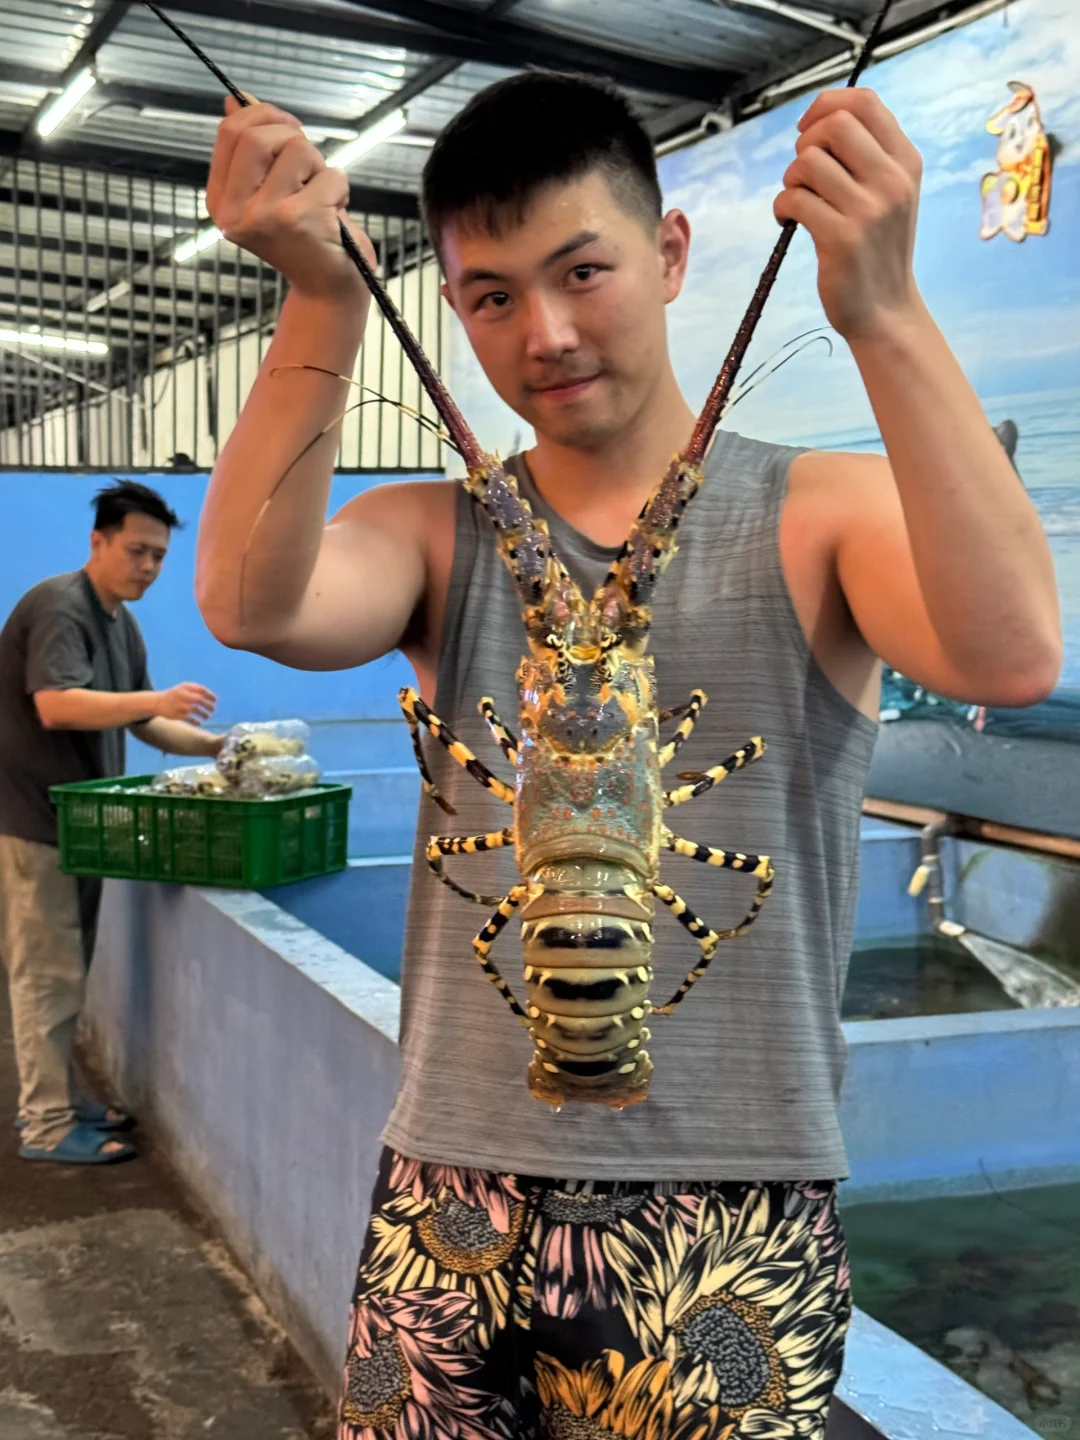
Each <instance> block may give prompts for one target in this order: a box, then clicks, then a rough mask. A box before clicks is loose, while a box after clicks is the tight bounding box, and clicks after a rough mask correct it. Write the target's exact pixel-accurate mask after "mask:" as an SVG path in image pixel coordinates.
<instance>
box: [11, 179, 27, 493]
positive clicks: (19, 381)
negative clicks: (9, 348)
mask: <svg viewBox="0 0 1080 1440" xmlns="http://www.w3.org/2000/svg"><path fill="white" fill-rule="evenodd" d="M11 187H12V201H13V204H12V207H11V213H12V217H13V220H14V225H15V266H14V269H15V330H16V333H17V334H20V335H21V334H22V332H23V328H24V327H23V310H22V176H21V174H20V167H19V161H18V159H17V158H16V159H14V160H12V162H11ZM25 368H26V366H25V363H24V361H23V353H22V346H21V345H20V344H19V343H18V341H16V342H15V433H16V436H17V441H16V450H17V452H18V457H19V458H18V464H19V465H20V466H22V465H24V464H25V463H26V462H25V459H24V458H23V457H24V449H23V399H24V396H23V385H24V384H25V378H24V374H23V372H24V370H25Z"/></svg>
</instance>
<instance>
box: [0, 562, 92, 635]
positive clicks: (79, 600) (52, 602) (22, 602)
mask: <svg viewBox="0 0 1080 1440" xmlns="http://www.w3.org/2000/svg"><path fill="white" fill-rule="evenodd" d="M81 573H82V572H81V571H79V570H72V571H68V572H65V573H64V574H62V575H50V576H49V577H48V579H46V580H39V581H38V583H37V584H36V585H32V586H31V587H30V589H29V590H27V591H26V593H25V594H24V595H23V596H22V597H21V598H20V599H19V600H17V601H16V603H15V606H14V608H13V610H12V611H11V615H10V616H9V623H10V622H11V621H19V620H22V621H24V622H26V623H30V622H31V621H34V620H38V619H40V618H42V617H44V616H46V615H52V614H69V615H70V616H71V617H72V618H73V619H78V618H80V617H81V616H82V615H83V614H84V613H85V611H86V603H85V598H84V595H83V587H82V583H81V580H80V576H81Z"/></svg>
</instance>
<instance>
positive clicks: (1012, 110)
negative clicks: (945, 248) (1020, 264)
mask: <svg viewBox="0 0 1080 1440" xmlns="http://www.w3.org/2000/svg"><path fill="white" fill-rule="evenodd" d="M1009 89H1010V90H1011V91H1012V92H1013V94H1012V99H1011V100H1010V101H1009V102H1008V104H1007V105H1003V106H1002V108H1001V109H1000V110H998V111H997V112H996V113H995V114H993V115H991V117H990V119H989V120H988V121H987V122H986V128H987V130H989V131H990V134H991V135H996V136H998V147H997V157H996V158H997V166H998V168H997V169H996V170H991V171H989V173H988V174H986V175H984V176H983V178H982V226H981V228H980V230H979V236H980V238H981V239H983V240H992V239H993V238H994V236H995V235H1007V236H1008V237H1009V239H1010V240H1016V241H1020V240H1026V239H1027V237H1028V236H1029V235H1045V234H1046V233H1047V231H1048V230H1049V229H1050V180H1051V172H1052V166H1053V160H1052V156H1051V151H1050V141H1049V139H1048V138H1047V134H1046V130H1045V129H1044V128H1043V122H1042V115H1041V114H1040V112H1039V102H1038V100H1037V99H1036V98H1035V91H1034V90H1033V89H1032V88H1031V86H1030V85H1025V84H1024V83H1023V82H1022V81H1020V80H1010V81H1009Z"/></svg>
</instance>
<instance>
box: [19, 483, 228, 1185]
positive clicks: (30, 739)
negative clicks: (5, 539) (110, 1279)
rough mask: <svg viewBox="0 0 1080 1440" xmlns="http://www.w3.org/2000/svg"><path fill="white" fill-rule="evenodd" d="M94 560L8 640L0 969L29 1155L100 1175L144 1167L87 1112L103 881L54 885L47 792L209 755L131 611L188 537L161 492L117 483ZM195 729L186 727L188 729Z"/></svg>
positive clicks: (191, 693)
mask: <svg viewBox="0 0 1080 1440" xmlns="http://www.w3.org/2000/svg"><path fill="white" fill-rule="evenodd" d="M94 504H95V514H94V528H93V532H92V534H91V537H90V544H91V554H90V559H89V560H88V561H87V563H86V565H85V566H84V567H83V569H81V570H76V571H74V572H73V573H71V574H67V575H55V576H53V577H52V578H51V579H48V580H43V581H42V582H41V583H40V584H39V585H35V586H34V588H33V589H32V590H29V591H27V593H26V594H25V595H24V596H23V597H22V599H21V600H20V601H19V602H18V604H17V605H16V606H15V608H14V610H13V611H12V612H11V614H10V616H9V617H8V620H7V623H6V624H5V626H4V628H3V631H2V632H0V957H2V959H3V962H4V967H5V969H6V971H7V976H8V988H9V992H10V995H11V1010H12V1027H13V1031H14V1039H15V1056H16V1061H17V1063H18V1067H19V1084H20V1095H19V1119H18V1124H19V1127H20V1129H22V1130H23V1131H24V1134H23V1145H22V1148H21V1150H20V1152H19V1153H20V1154H21V1155H22V1156H23V1158H24V1159H28V1160H53V1161H60V1162H68V1163H72V1164H103V1163H107V1162H111V1161H117V1160H126V1159H129V1158H131V1156H133V1155H134V1154H135V1151H134V1149H133V1148H132V1147H131V1146H130V1145H128V1144H127V1143H125V1142H122V1141H118V1140H115V1139H113V1138H111V1137H110V1133H109V1132H110V1131H116V1130H122V1129H127V1128H129V1127H130V1124H131V1121H130V1118H129V1117H127V1116H125V1115H123V1114H121V1113H120V1112H118V1111H115V1110H110V1109H108V1108H106V1107H103V1106H100V1105H95V1104H92V1103H88V1102H78V1101H77V1100H76V1098H75V1096H74V1092H73V1088H72V1073H71V1053H72V1042H73V1040H74V1035H75V1027H76V1024H77V1022H78V1018H79V1014H80V1012H81V1010H82V1003H83V994H84V989H85V982H86V971H87V968H88V967H89V963H90V956H91V954H92V952H93V948H94V936H95V931H96V926H97V913H98V906H99V902H100V898H101V882H100V880H92V879H79V880H76V879H74V878H73V877H72V876H69V875H64V874H62V873H61V870H60V863H59V862H60V856H59V850H58V848H57V829H56V812H55V810H54V809H53V806H52V804H51V803H50V800H49V787H50V786H51V785H59V784H65V783H68V782H71V781H78V780H98V779H103V778H105V777H107V776H110V775H122V774H123V773H124V764H125V761H124V734H125V730H127V729H130V730H131V731H132V733H133V734H135V735H137V736H138V738H139V739H141V740H145V741H146V742H147V743H148V744H151V745H155V746H157V747H158V748H159V749H160V750H164V751H171V752H172V753H174V754H178V755H208V756H210V755H215V754H217V752H218V750H219V749H220V747H221V738H220V737H219V736H215V735H211V734H210V733H209V731H207V730H203V729H202V728H200V726H199V724H198V722H200V721H202V720H205V719H207V718H208V717H209V716H210V715H211V714H212V713H213V709H214V705H215V697H214V696H213V695H212V694H211V692H210V691H209V690H207V689H206V688H205V687H204V686H202V685H195V684H191V683H186V684H182V685H176V686H174V687H173V688H172V689H171V690H164V691H156V690H154V689H153V688H152V686H151V683H150V676H149V673H148V670H147V661H146V646H145V645H144V643H143V638H142V634H141V633H140V631H139V627H138V625H137V623H136V621H135V619H134V617H133V616H132V615H131V613H130V611H129V610H128V609H127V608H126V606H125V604H124V602H125V601H130V600H138V599H141V597H142V596H143V595H144V594H145V593H146V591H147V590H148V589H149V588H150V586H151V585H152V584H153V583H154V581H155V580H156V579H157V577H158V574H159V573H160V571H161V565H162V562H163V560H164V559H165V554H166V551H167V550H168V548H169V536H170V533H171V531H172V529H173V528H174V527H175V526H176V525H177V524H178V523H179V522H178V520H177V517H176V515H175V514H174V513H173V511H172V510H171V509H170V508H169V506H168V505H166V503H165V501H164V500H163V499H162V498H161V496H160V495H158V494H157V493H156V492H155V491H153V490H150V489H148V488H147V487H146V486H145V485H139V484H136V483H134V482H133V481H121V482H118V483H117V484H115V485H112V486H110V487H108V488H107V489H105V490H102V491H101V492H100V493H99V494H98V495H97V496H96V497H95V501H94ZM192 721H194V722H196V723H194V724H193V723H190V722H192Z"/></svg>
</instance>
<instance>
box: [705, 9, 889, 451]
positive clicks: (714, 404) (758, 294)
mask: <svg viewBox="0 0 1080 1440" xmlns="http://www.w3.org/2000/svg"><path fill="white" fill-rule="evenodd" d="M891 7H892V0H883V3H882V5H881V8H880V9H879V10H878V12H877V14H876V15H875V16H874V23H873V24H872V25H871V26H870V29H869V31H868V32H867V36H866V39H865V41H864V42H863V47H862V49H861V50H860V52H859V58H858V60H856V62H855V68H854V70H852V72H851V75H850V76H849V77H848V82H847V88H848V89H849V90H850V89H851V88H852V87H853V86H855V85H857V84H858V83H859V81H860V80H861V79H862V75H863V71H864V70H865V69H866V67H867V66H868V65H869V64H870V61H871V59H872V58H873V53H874V47H875V45H876V44H877V42H878V37H879V36H880V34H881V29H882V26H883V25H884V24H885V17H886V16H887V15H888V13H889V10H890V8H891ZM798 228H799V227H798V224H797V223H796V222H795V221H794V220H788V221H787V223H786V224H785V225H784V227H783V229H782V230H781V231H780V239H779V240H777V242H776V246H775V248H774V249H773V252H772V254H771V255H770V256H769V263H768V264H767V265H766V266H765V269H764V270H763V271H762V272H761V279H760V280H759V281H758V283H757V289H756V290H755V291H754V294H753V298H752V299H751V301H750V304H749V306H748V307H747V311H746V314H745V315H744V316H743V318H742V323H741V324H740V326H739V328H738V330H736V332H735V339H734V340H733V341H732V342H731V349H730V350H729V351H728V353H727V358H726V359H725V361H724V363H723V365H722V366H721V368H720V373H719V375H717V377H716V381H715V383H714V384H713V387H712V389H711V390H710V392H709V398H708V399H707V400H706V401H705V406H704V409H703V410H702V412H701V415H700V417H699V419H698V422H697V424H696V425H695V426H694V433H693V434H692V435H691V437H690V444H689V445H688V446H687V448H686V450H685V452H684V454H683V456H682V459H683V460H684V461H685V462H687V463H688V464H691V465H700V464H701V462H702V460H703V459H704V458H705V451H706V450H707V449H708V448H709V441H710V440H711V439H712V435H713V431H714V430H715V429H716V427H717V425H718V424H719V422H720V418H721V415H722V413H723V410H724V406H725V405H726V403H727V398H728V395H729V393H730V391H731V387H732V385H734V383H735V377H736V376H737V375H738V373H739V367H740V366H741V365H742V362H743V357H744V356H745V355H746V352H747V350H748V349H749V346H750V341H751V340H752V339H753V338H754V331H755V330H756V329H757V324H758V321H759V320H760V319H761V312H762V311H763V310H764V309H765V302H766V300H768V298H769V293H770V291H771V290H772V288H773V285H774V284H775V282H776V277H777V275H778V274H779V272H780V266H781V265H782V264H783V263H784V256H785V255H786V254H787V252H788V250H789V248H790V246H791V242H792V240H793V239H794V238H795V231H796V230H797V229H798Z"/></svg>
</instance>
